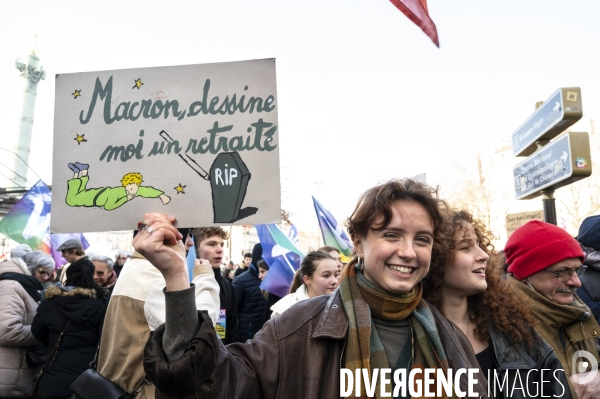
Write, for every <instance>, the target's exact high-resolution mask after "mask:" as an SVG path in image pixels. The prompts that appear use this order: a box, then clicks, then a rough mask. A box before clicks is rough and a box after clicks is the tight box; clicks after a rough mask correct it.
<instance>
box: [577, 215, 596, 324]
mask: <svg viewBox="0 0 600 399" xmlns="http://www.w3.org/2000/svg"><path fill="white" fill-rule="evenodd" d="M577 241H579V245H581V249H582V250H583V253H584V254H585V261H584V262H583V264H584V265H586V266H587V267H588V269H587V271H586V272H585V274H584V275H583V276H582V277H580V278H579V279H580V280H581V287H579V288H578V289H577V295H578V296H579V297H580V298H581V300H582V301H583V302H584V303H585V304H586V305H588V306H589V308H590V310H591V311H592V313H593V314H594V317H595V318H596V320H597V321H598V322H599V323H600V215H595V216H589V217H587V218H585V220H584V221H583V223H581V227H580V228H579V234H578V235H577Z"/></svg>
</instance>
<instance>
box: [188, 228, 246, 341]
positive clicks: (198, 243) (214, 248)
mask: <svg viewBox="0 0 600 399" xmlns="http://www.w3.org/2000/svg"><path fill="white" fill-rule="evenodd" d="M228 239H229V233H227V232H226V231H225V230H223V229H222V228H221V227H201V228H197V229H194V246H195V248H196V258H198V259H200V260H207V261H208V263H210V265H211V266H212V269H213V273H214V275H215V280H216V281H217V284H219V303H220V305H219V311H220V313H219V326H220V329H219V338H221V340H222V341H223V343H224V344H225V345H228V344H230V343H232V342H237V331H238V313H237V312H238V309H237V299H236V294H235V289H234V288H233V286H232V285H231V283H230V282H229V281H227V280H226V279H224V278H222V276H221V269H220V265H221V260H222V259H223V246H224V245H225V241H226V240H228ZM227 270H228V269H225V271H227ZM223 319H224V320H223ZM223 321H224V322H223Z"/></svg>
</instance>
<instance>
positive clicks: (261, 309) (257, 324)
mask: <svg viewBox="0 0 600 399" xmlns="http://www.w3.org/2000/svg"><path fill="white" fill-rule="evenodd" d="M233 288H235V296H236V298H237V310H238V332H237V333H238V339H237V342H246V340H248V339H252V337H254V334H256V333H257V332H258V331H259V330H260V329H261V328H262V326H263V324H265V312H266V308H267V301H266V300H265V297H264V296H263V294H262V292H261V291H260V280H259V279H258V273H257V271H256V268H255V267H254V265H250V267H248V271H247V272H245V273H242V274H240V275H239V276H238V277H236V278H234V279H233Z"/></svg>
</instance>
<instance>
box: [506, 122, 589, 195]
mask: <svg viewBox="0 0 600 399" xmlns="http://www.w3.org/2000/svg"><path fill="white" fill-rule="evenodd" d="M591 174H592V162H591V157H590V141H589V136H588V134H587V133H581V132H567V133H565V134H564V135H561V136H560V137H558V138H557V139H555V140H554V141H552V142H551V143H549V144H547V145H546V146H544V147H543V148H542V149H540V150H539V151H537V152H536V153H535V154H533V155H532V156H530V157H528V158H527V159H526V160H524V161H523V162H521V163H520V164H518V165H517V166H515V167H514V169H513V176H514V181H515V193H516V197H517V199H531V198H535V197H537V196H538V195H540V194H541V191H542V190H555V189H557V188H559V187H562V186H566V185H567V184H570V183H573V182H575V181H577V180H580V179H583V178H585V177H588V176H590V175H591Z"/></svg>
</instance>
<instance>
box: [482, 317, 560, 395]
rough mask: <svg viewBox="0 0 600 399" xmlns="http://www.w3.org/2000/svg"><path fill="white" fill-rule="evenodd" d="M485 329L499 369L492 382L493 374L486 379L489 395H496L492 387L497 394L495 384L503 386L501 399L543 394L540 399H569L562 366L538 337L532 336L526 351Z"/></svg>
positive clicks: (502, 334) (495, 331) (506, 338)
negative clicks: (505, 376) (533, 337)
mask: <svg viewBox="0 0 600 399" xmlns="http://www.w3.org/2000/svg"><path fill="white" fill-rule="evenodd" d="M489 330H490V338H491V341H492V348H491V349H492V352H493V354H494V363H495V366H496V369H497V370H499V371H498V373H497V375H498V377H497V378H496V379H494V376H493V375H490V376H489V379H488V381H489V387H490V391H491V392H490V393H491V396H500V395H495V394H494V385H495V387H496V392H497V391H498V390H499V389H500V388H499V385H501V384H504V388H503V389H502V390H501V391H502V397H504V398H511V399H526V398H527V399H529V398H541V397H542V392H543V395H544V397H550V398H562V399H572V395H571V390H570V388H569V384H568V382H567V377H566V375H565V373H564V371H563V369H562V364H561V363H560V361H559V360H558V358H557V357H556V355H555V354H554V351H553V350H552V347H550V345H548V344H547V343H546V341H544V339H543V338H542V337H540V336H539V335H537V334H536V337H537V340H536V342H535V344H534V347H533V348H527V349H526V348H525V347H524V346H523V344H520V345H518V346H517V347H515V346H513V345H512V340H511V339H510V338H509V337H508V335H507V334H506V333H504V332H502V331H499V330H498V329H496V328H495V327H494V326H493V325H491V324H490V325H489ZM505 373H508V378H507V379H506V381H504V375H505ZM486 377H487V376H486ZM513 388H514V389H513ZM507 389H508V390H507ZM542 390H543V391H542ZM511 393H512V396H511Z"/></svg>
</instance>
